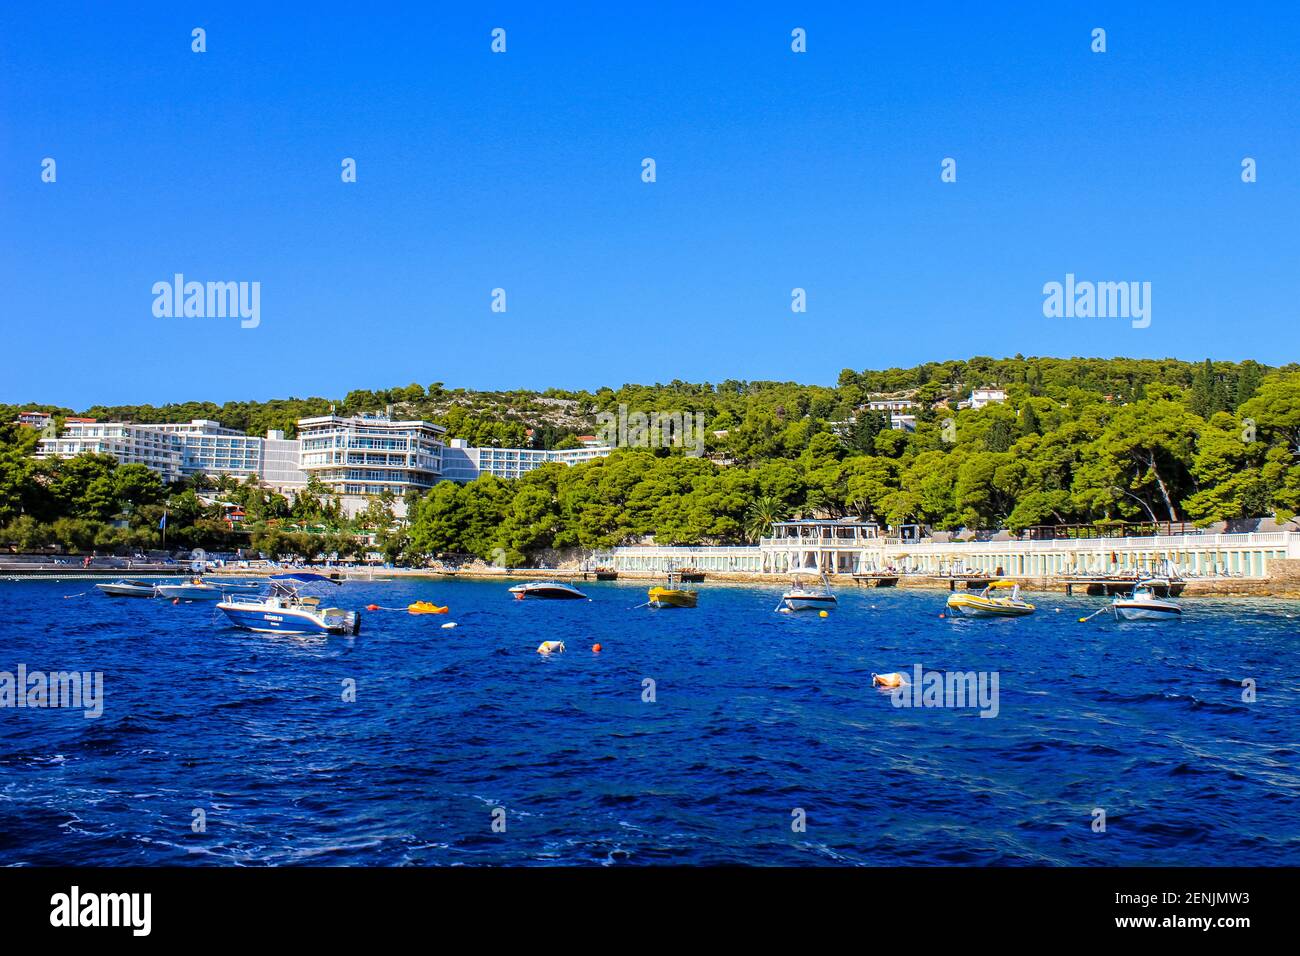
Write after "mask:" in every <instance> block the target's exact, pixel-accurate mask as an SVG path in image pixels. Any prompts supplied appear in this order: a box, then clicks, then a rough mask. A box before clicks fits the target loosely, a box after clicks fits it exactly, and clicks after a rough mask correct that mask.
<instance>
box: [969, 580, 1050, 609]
mask: <svg viewBox="0 0 1300 956" xmlns="http://www.w3.org/2000/svg"><path fill="white" fill-rule="evenodd" d="M1007 591H1010V593H1009V594H1007V593H1005V592H1007ZM948 610H949V611H951V612H952V613H953V614H959V615H961V616H963V617H1024V616H1025V615H1026V614H1033V613H1034V606H1033V605H1032V604H1030V603H1029V602H1028V601H1024V600H1022V599H1021V597H1020V585H1019V584H1017V583H1016V582H1015V581H994V582H992V583H991V584H989V586H988V587H986V588H985V589H984V590H983V591H981V592H980V593H979V594H970V593H969V592H967V593H965V594H953V595H951V596H950V597H949V598H948Z"/></svg>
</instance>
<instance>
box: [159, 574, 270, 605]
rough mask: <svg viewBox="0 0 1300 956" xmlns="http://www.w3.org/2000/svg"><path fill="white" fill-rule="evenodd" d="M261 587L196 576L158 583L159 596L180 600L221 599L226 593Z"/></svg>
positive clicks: (255, 589) (253, 589) (259, 587)
mask: <svg viewBox="0 0 1300 956" xmlns="http://www.w3.org/2000/svg"><path fill="white" fill-rule="evenodd" d="M260 589H261V585H260V584H244V583H240V582H235V581H232V582H230V583H229V584H225V583H222V584H213V583H212V582H210V581H205V580H203V579H202V578H200V577H197V576H196V577H194V578H192V579H190V580H189V581H182V582H181V583H179V584H160V585H158V596H159V597H165V598H170V599H174V600H179V601H219V600H221V598H222V596H223V595H226V594H231V593H235V592H248V591H257V590H260Z"/></svg>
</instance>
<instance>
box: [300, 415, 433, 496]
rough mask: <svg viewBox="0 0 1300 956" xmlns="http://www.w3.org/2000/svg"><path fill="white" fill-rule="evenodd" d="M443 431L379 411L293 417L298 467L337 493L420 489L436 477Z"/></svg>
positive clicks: (395, 493) (360, 493)
mask: <svg viewBox="0 0 1300 956" xmlns="http://www.w3.org/2000/svg"><path fill="white" fill-rule="evenodd" d="M446 431H447V429H445V428H443V427H442V426H441V425H435V424H433V423H432V422H424V421H394V420H392V419H390V418H388V417H387V416H383V415H358V416H355V417H352V418H342V417H340V416H338V415H322V416H320V417H317V418H303V419H299V421H298V441H299V442H300V444H301V451H300V453H299V456H298V467H299V468H301V469H302V470H303V472H304V473H306V474H307V475H309V476H315V477H316V478H319V479H320V480H321V481H322V482H324V483H325V484H326V485H328V486H329V487H330V488H331V489H333V490H334V491H335V492H337V493H338V494H340V495H343V496H346V497H362V498H364V497H366V496H368V495H380V494H383V493H384V492H385V491H391V492H392V493H393V494H394V495H395V496H397V497H398V498H400V497H402V495H404V494H405V493H406V492H407V491H410V490H412V489H414V490H417V491H426V490H428V489H429V488H432V487H433V485H434V484H435V483H436V482H437V481H439V480H440V479H441V478H442V449H443V443H442V436H443V435H444V434H445V433H446Z"/></svg>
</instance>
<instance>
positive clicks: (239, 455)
mask: <svg viewBox="0 0 1300 956" xmlns="http://www.w3.org/2000/svg"><path fill="white" fill-rule="evenodd" d="M445 434H446V429H445V428H443V427H442V426H441V425H435V424H433V423H432V422H426V421H420V420H409V421H399V420H394V419H391V418H389V417H387V416H385V415H356V416H352V417H342V416H339V415H321V416H317V417H314V418H303V419H299V421H298V436H299V437H298V438H295V439H286V438H285V437H284V432H282V431H268V432H267V433H266V437H264V438H263V437H257V436H253V435H247V434H245V433H244V432H241V431H238V430H236V429H233V428H225V427H223V426H222V425H221V424H219V423H218V422H214V421H209V420H206V419H195V420H194V421H191V422H188V423H184V424H180V423H177V424H158V425H153V424H149V425H137V424H132V423H127V422H97V421H90V420H88V419H68V421H67V423H66V424H65V426H64V430H63V434H62V435H61V436H60V437H58V438H45V439H42V440H41V442H40V444H39V445H38V446H37V451H36V457H37V458H71V457H72V456H74V455H79V454H82V453H85V452H97V453H99V454H107V455H112V456H113V457H114V458H116V459H117V460H118V462H119V463H121V464H124V465H126V464H141V465H145V466H147V467H149V468H151V469H153V470H154V471H156V472H158V473H159V474H160V475H162V477H163V479H164V480H166V481H177V480H179V479H181V478H187V477H190V476H191V475H196V474H205V475H210V476H217V475H231V476H233V477H235V478H239V479H241V480H245V479H247V478H248V477H250V476H256V477H257V478H258V480H260V481H261V482H262V483H263V484H264V485H266V486H267V487H268V488H271V489H274V490H276V491H282V492H289V493H293V492H296V491H298V490H300V489H301V488H303V487H304V486H305V485H306V483H307V479H308V477H310V476H313V475H314V476H316V477H317V478H319V479H320V480H321V481H322V482H323V483H324V484H325V485H327V486H328V487H329V488H330V489H331V491H333V492H334V493H335V494H337V495H338V496H339V497H340V498H341V499H342V503H343V507H344V510H345V511H347V512H348V513H354V512H355V511H357V510H360V509H363V508H365V506H366V503H367V501H368V499H369V498H370V497H371V496H373V495H379V494H382V493H383V492H385V491H391V492H392V493H393V495H394V496H395V497H396V498H397V499H398V501H399V502H400V501H401V499H402V498H403V496H404V495H405V494H406V493H407V492H408V491H411V490H415V491H420V492H424V491H427V490H428V489H430V488H432V487H433V486H434V485H435V484H436V483H437V482H439V481H459V482H468V481H473V480H474V479H475V478H477V477H478V476H479V475H482V474H492V475H496V476H497V477H498V478H518V477H519V476H520V475H522V474H524V473H525V472H529V471H532V470H533V469H534V468H538V467H540V466H541V465H544V464H547V463H548V462H559V463H560V464H563V465H575V464H578V463H580V462H584V461H591V460H592V459H594V458H601V457H603V456H605V455H608V454H609V453H610V452H611V451H613V450H614V449H613V448H612V447H611V446H608V445H584V446H583V447H581V448H564V449H542V448H473V447H470V446H469V445H467V444H466V443H465V441H464V440H463V439H458V438H454V439H452V440H451V442H450V443H446V442H444V440H443V436H444V435H445ZM397 510H398V511H399V512H400V511H401V510H402V508H401V506H400V505H399V506H398V509H397Z"/></svg>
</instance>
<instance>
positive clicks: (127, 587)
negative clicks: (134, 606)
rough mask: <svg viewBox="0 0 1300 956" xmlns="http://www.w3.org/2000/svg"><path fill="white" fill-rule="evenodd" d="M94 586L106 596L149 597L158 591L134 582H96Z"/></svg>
mask: <svg viewBox="0 0 1300 956" xmlns="http://www.w3.org/2000/svg"><path fill="white" fill-rule="evenodd" d="M95 587H97V588H99V590H100V592H101V593H103V594H104V595H106V596H107V597H133V598H151V597H156V596H157V593H158V589H157V588H155V587H140V586H138V585H134V584H96V585H95Z"/></svg>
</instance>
